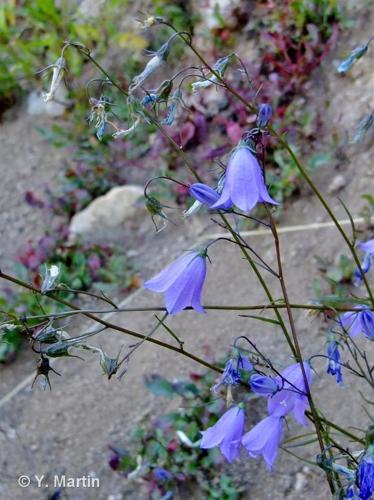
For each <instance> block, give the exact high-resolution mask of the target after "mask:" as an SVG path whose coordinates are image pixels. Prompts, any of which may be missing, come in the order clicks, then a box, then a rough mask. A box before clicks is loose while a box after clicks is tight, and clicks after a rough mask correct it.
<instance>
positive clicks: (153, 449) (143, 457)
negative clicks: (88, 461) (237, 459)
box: [109, 373, 240, 500]
mask: <svg viewBox="0 0 374 500" xmlns="http://www.w3.org/2000/svg"><path fill="white" fill-rule="evenodd" d="M145 384H146V386H147V388H148V389H149V390H150V391H151V392H152V393H153V394H156V395H157V396H162V397H165V398H168V399H173V398H180V402H179V404H178V409H177V410H176V411H171V412H170V413H166V414H164V415H161V416H159V417H157V418H156V419H154V421H153V423H152V426H151V427H143V426H139V427H138V428H137V429H135V431H134V432H133V436H132V438H133V441H135V442H136V444H137V445H138V449H137V451H136V452H135V453H131V454H130V453H129V452H128V451H126V450H125V449H121V448H118V447H110V448H111V450H112V455H111V457H110V460H109V465H110V466H111V467H112V469H114V470H116V471H118V472H119V473H122V474H123V475H125V476H126V477H130V478H131V477H132V478H134V477H137V478H142V479H143V480H145V481H146V483H147V484H148V487H149V495H150V498H152V499H154V500H156V499H161V498H173V495H175V494H177V493H178V492H179V493H182V492H183V493H184V494H186V495H189V497H193V495H194V493H195V494H196V491H200V493H198V494H199V495H201V496H202V497H203V498H209V499H217V500H218V499H220V500H224V499H226V500H229V499H230V500H235V499H237V498H239V496H240V487H239V486H238V485H237V484H236V483H235V481H234V479H233V478H232V477H230V476H229V475H227V474H226V473H225V470H224V468H223V462H222V458H221V457H220V454H219V453H218V452H217V450H203V449H201V448H200V446H199V443H200V438H201V434H200V429H201V428H202V426H204V425H205V426H209V425H214V424H215V423H216V422H217V420H218V418H219V416H220V414H221V413H222V411H223V410H224V406H225V402H224V400H223V399H221V398H218V395H217V396H216V397H215V396H214V393H212V391H211V387H212V385H213V384H214V376H213V375H212V374H211V373H207V374H204V375H199V374H195V373H193V374H191V375H190V379H189V380H186V381H177V382H170V381H169V380H167V379H166V378H163V377H161V376H159V375H152V376H148V377H146V379H145Z"/></svg>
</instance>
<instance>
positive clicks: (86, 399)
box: [0, 10, 374, 500]
mask: <svg viewBox="0 0 374 500" xmlns="http://www.w3.org/2000/svg"><path fill="white" fill-rule="evenodd" d="M364 13H365V15H362V12H361V15H360V17H359V18H357V21H356V24H355V26H354V28H353V30H352V33H350V34H349V36H348V34H347V37H344V36H343V37H342V38H341V40H340V44H339V46H338V49H337V51H336V54H334V55H332V57H331V58H330V60H329V61H327V62H326V63H325V64H324V65H323V67H321V68H320V70H319V71H318V72H317V73H316V74H315V76H314V79H313V85H311V87H310V89H309V91H308V100H307V105H315V106H317V107H318V108H319V109H323V110H324V126H323V127H324V128H323V133H324V140H323V144H322V145H321V147H326V145H328V144H329V143H331V136H332V132H334V131H337V132H338V134H339V137H340V138H341V140H342V142H345V141H346V138H347V137H349V136H351V130H352V126H353V125H355V124H357V123H358V121H359V120H360V119H361V118H362V117H363V116H364V115H365V114H366V113H368V110H369V109H370V108H371V109H372V108H373V104H374V103H373V83H374V82H373V74H372V70H371V67H372V64H371V63H372V61H373V57H372V55H370V53H369V55H368V57H367V58H365V59H364V60H363V61H361V62H360V63H358V64H357V65H356V67H355V68H354V69H353V71H352V72H351V73H349V75H347V76H346V77H341V76H339V75H337V74H336V72H335V71H334V69H333V60H334V59H337V58H338V56H339V54H341V53H342V52H343V51H345V50H347V49H351V48H353V47H355V46H356V45H358V44H361V43H363V42H365V41H366V40H367V39H368V38H369V37H370V35H371V34H372V33H371V27H372V19H373V16H372V15H368V11H367V10H365V12H364ZM43 120H45V119H43ZM37 123H38V120H35V118H32V119H31V118H25V117H24V115H23V113H22V112H20V113H19V116H18V117H17V118H16V119H13V120H12V121H7V122H5V123H3V124H2V125H1V126H0V141H1V148H2V154H1V156H0V171H1V173H2V181H3V182H2V190H1V197H0V228H1V234H2V236H3V237H2V243H1V249H0V252H1V266H2V267H5V268H7V267H8V266H9V262H10V258H11V257H12V255H13V254H14V252H15V250H16V249H17V248H19V246H20V245H21V244H22V242H24V241H26V239H27V238H28V237H29V236H30V235H32V234H34V233H35V231H36V232H38V231H40V230H41V228H42V227H43V220H42V218H41V215H40V212H37V211H34V210H33V209H31V208H29V207H28V206H27V205H25V204H24V202H23V193H24V191H25V190H26V189H31V188H37V189H39V188H40V187H41V186H40V183H41V181H40V179H43V181H42V182H43V183H44V182H45V183H48V182H52V180H53V178H54V176H55V175H56V173H57V172H56V170H57V169H58V165H59V164H60V160H61V158H59V157H58V156H57V155H58V154H59V153H58V152H56V151H55V150H54V149H51V148H50V147H49V146H48V145H47V144H45V143H44V142H43V140H42V139H41V138H40V136H39V134H38V133H37V132H36V131H35V130H34V127H35V125H36V124H37ZM371 146H372V140H370V137H369V138H368V139H367V140H366V142H365V143H364V144H361V145H359V146H354V147H353V146H343V149H344V153H345V155H346V157H347V159H346V160H343V159H342V160H341V161H339V162H335V163H334V164H331V165H329V166H327V167H324V168H322V169H320V170H319V171H318V172H317V174H316V177H315V178H316V181H317V183H318V185H319V186H320V188H321V190H322V191H323V192H324V193H325V194H326V196H327V197H328V198H329V201H330V202H331V204H332V205H333V206H334V208H335V209H336V211H337V213H338V214H339V217H340V218H344V219H345V218H346V215H345V214H344V211H343V209H342V208H341V206H340V204H339V202H338V200H337V198H336V196H332V195H330V194H328V187H329V185H330V183H331V181H332V180H333V178H334V177H335V176H336V174H337V173H339V174H341V175H343V177H344V179H345V187H344V189H343V190H342V191H340V193H339V195H340V196H341V197H342V199H343V200H344V202H345V203H346V204H347V205H348V206H349V207H350V209H351V211H352V213H353V214H354V215H357V214H358V212H359V210H360V209H361V207H362V200H361V199H360V197H361V195H362V194H363V193H371V194H373V187H374V183H373V169H372V165H371V162H370V155H371V154H372V148H371ZM37 189H36V190H37ZM206 220H207V218H205V219H204V218H203V217H197V218H196V219H195V220H194V221H193V223H192V226H190V225H188V227H187V225H186V226H184V225H183V224H181V225H180V226H178V227H177V228H174V227H171V226H170V228H168V229H167V230H165V231H164V232H162V233H160V234H157V235H156V234H152V235H151V236H149V237H148V238H147V239H146V240H145V241H144V248H143V249H142V253H141V255H140V258H142V263H141V264H142V268H143V269H145V270H146V271H144V276H143V277H148V276H149V275H150V274H151V273H152V272H153V271H157V270H159V269H160V268H161V267H162V266H163V265H164V264H166V263H167V262H169V261H170V260H171V258H172V257H173V256H177V255H178V254H179V252H180V249H181V248H187V247H189V246H191V245H192V244H195V243H196V240H198V239H199V238H200V239H201V238H205V237H206V234H207V230H206ZM324 220H327V218H326V216H325V213H324V212H323V209H322V208H321V207H320V206H319V204H318V202H317V201H316V200H315V198H314V197H312V196H308V197H303V198H302V199H299V200H297V201H295V202H294V203H293V204H292V206H291V207H290V208H289V209H287V210H286V211H285V212H284V213H283V215H282V219H281V224H280V225H281V226H286V225H293V224H307V223H311V222H316V221H324ZM147 224H148V223H147ZM209 231H210V232H216V231H217V227H214V226H213V227H212V226H210V229H209ZM209 231H208V232H209ZM251 243H252V244H253V245H254V246H255V248H256V250H257V251H258V252H259V253H260V254H261V255H262V256H264V258H265V259H266V260H268V261H269V262H270V263H273V264H274V249H273V244H272V241H271V238H270V237H267V236H265V237H256V238H253V239H252V240H251ZM281 244H282V250H283V255H284V262H285V266H286V281H287V284H288V286H289V290H290V296H291V301H298V302H301V301H308V300H310V298H311V296H312V293H313V291H312V286H311V281H312V277H313V276H314V275H315V274H316V271H315V264H314V260H313V256H314V255H316V254H318V255H320V256H325V257H328V258H330V259H331V258H334V256H336V255H338V254H340V253H342V252H343V251H344V249H343V245H342V240H341V238H340V237H339V235H338V234H337V233H336V231H335V230H333V229H320V230H313V231H303V232H295V233H290V234H286V235H284V236H282V237H281ZM210 256H211V259H212V265H211V266H210V269H209V275H208V281H207V284H206V287H205V296H204V302H205V303H206V304H228V303H230V304H242V305H245V304H247V305H250V304H256V303H261V302H263V301H264V300H265V299H264V297H263V293H262V291H261V289H260V288H259V285H258V284H257V282H256V280H255V277H254V276H252V275H251V274H248V271H247V269H246V266H245V263H244V262H242V261H241V259H238V258H237V250H236V249H235V248H231V247H230V246H229V245H225V244H222V245H221V246H219V245H215V246H214V247H213V248H212V251H211V255H210ZM143 264H144V265H143ZM243 276H246V278H245V279H243ZM370 279H371V282H372V283H373V284H374V280H373V275H371V276H370ZM269 283H270V284H271V285H272V286H273V288H274V289H275V290H277V285H276V283H273V282H272V279H269ZM274 295H275V296H279V293H274ZM161 303H162V302H161V299H160V297H158V296H157V295H154V294H151V293H149V292H146V291H144V292H143V291H140V292H137V293H136V294H135V295H134V296H133V297H130V298H129V299H128V303H127V304H128V305H129V306H135V305H136V306H139V307H141V306H149V305H151V304H154V305H161ZM111 319H112V320H116V321H117V322H118V323H120V324H122V325H124V326H126V327H128V328H130V329H134V330H137V331H140V332H147V331H149V329H150V328H151V327H152V325H153V321H154V320H153V318H152V314H148V315H147V314H144V313H142V314H140V313H131V314H130V313H123V314H118V315H116V317H115V318H111ZM296 325H297V329H298V332H299V335H300V338H301V340H302V342H301V343H302V349H303V351H304V354H305V355H306V356H308V355H311V354H314V353H315V352H316V351H322V350H323V346H324V330H325V327H326V326H325V325H323V324H321V322H320V321H319V320H313V319H312V318H310V317H306V316H305V315H304V314H302V313H300V314H298V315H297V317H296ZM172 326H173V328H174V330H175V331H176V332H178V335H180V336H181V337H182V338H183V340H184V341H185V348H186V349H188V350H190V351H194V352H195V351H196V352H197V354H198V355H200V356H204V355H205V353H206V346H209V348H210V350H211V352H212V354H213V355H214V357H216V358H219V357H220V356H222V355H225V354H226V353H227V350H228V347H229V345H230V343H231V341H232V339H233V337H234V336H237V335H240V334H246V335H248V336H250V337H251V338H252V339H253V340H254V341H255V342H256V343H257V344H258V346H259V347H260V348H261V349H262V350H263V351H264V352H266V353H267V355H269V357H272V356H276V357H277V359H278V360H279V361H280V362H281V363H287V362H288V354H287V349H286V346H285V345H284V342H283V339H282V338H281V337H280V335H279V332H277V330H275V329H274V327H268V328H266V327H264V324H263V323H260V324H258V323H256V322H255V321H254V320H250V319H244V318H239V317H238V316H237V315H236V314H223V313H217V312H209V314H207V315H197V314H194V313H191V312H184V313H182V314H180V315H178V316H177V317H175V318H173V320H172ZM158 335H159V338H165V340H166V337H164V334H162V333H160V334H158ZM167 340H168V339H167ZM97 342H98V344H100V345H103V346H104V348H105V349H106V350H107V351H108V352H109V353H111V354H113V355H114V354H115V353H116V352H117V351H118V348H119V346H120V345H121V344H125V345H129V344H130V343H131V341H129V340H128V339H127V338H125V337H121V336H119V334H116V333H114V332H113V333H108V334H105V336H104V335H102V338H100V339H99V340H98V341H97ZM33 364H34V360H33V359H31V358H30V357H29V356H28V355H26V354H23V355H22V356H21V357H20V359H19V360H18V361H17V363H16V364H14V365H12V366H9V367H5V368H0V370H1V371H0V377H1V378H0V391H1V394H0V397H5V400H4V399H3V400H1V401H0V422H1V424H0V460H1V470H2V480H1V484H0V498H1V499H4V500H8V499H12V500H13V499H14V500H18V499H24V498H27V500H29V499H30V500H34V499H35V500H36V499H40V498H47V492H41V491H40V490H38V489H37V488H36V487H35V485H33V486H30V488H28V489H27V491H25V490H22V489H21V488H19V487H18V486H17V477H18V476H19V475H20V474H29V475H33V474H46V476H50V477H51V476H53V475H54V474H62V473H65V474H67V475H68V476H74V477H79V476H81V475H84V474H88V473H90V474H95V475H96V476H97V477H99V478H100V480H101V487H100V489H99V490H97V489H92V490H79V491H68V492H65V494H66V498H69V499H76V500H78V499H91V498H97V499H107V498H111V499H114V498H115V499H116V500H117V499H120V498H129V499H139V498H145V491H144V489H143V487H142V485H141V484H138V483H127V482H126V481H125V480H124V479H123V478H121V477H119V476H117V475H116V474H114V473H113V472H111V471H110V470H109V468H108V466H107V463H106V458H107V446H108V444H109V443H112V444H128V441H127V436H128V434H129V432H130V430H131V429H132V427H133V426H134V425H135V424H138V423H139V422H141V421H146V420H147V419H149V418H151V416H152V415H156V414H157V412H158V411H164V410H165V407H166V406H167V405H168V404H171V403H169V402H168V401H165V400H163V399H161V398H156V397H153V396H152V395H150V394H149V393H148V392H147V391H146V390H145V388H144V385H143V382H142V377H143V375H144V374H147V373H152V372H158V373H161V374H165V375H168V376H169V377H172V378H173V377H178V378H180V377H183V376H185V375H187V374H188V373H189V371H190V370H191V368H192V369H194V370H195V369H197V368H198V367H197V366H191V363H190V362H188V361H186V360H185V359H184V358H182V357H174V356H171V355H170V354H169V353H168V352H165V351H162V350H160V349H158V348H155V347H153V346H152V347H149V346H144V348H143V349H141V350H139V351H138V352H137V353H136V355H135V356H134V357H133V358H132V361H131V364H130V367H129V371H128V373H127V375H126V377H124V379H123V380H122V381H118V380H116V379H114V380H112V381H110V382H108V381H107V380H106V379H104V378H103V377H102V375H101V373H100V369H99V366H98V360H97V359H96V358H95V359H94V358H93V356H86V362H85V363H83V362H79V361H77V360H62V361H58V362H57V363H56V365H55V366H56V368H57V370H58V371H59V372H61V373H62V374H63V377H61V378H59V377H56V378H54V380H53V382H54V388H53V391H52V392H51V393H50V392H41V391H38V390H34V391H31V390H30V389H29V387H30V383H27V384H26V387H25V388H24V389H23V390H20V391H16V393H15V394H14V395H13V397H9V396H7V395H9V393H10V391H12V390H13V389H14V388H15V387H16V385H17V384H18V383H19V382H20V381H22V380H23V379H24V376H25V375H26V374H29V373H30V372H31V371H32V366H33ZM316 367H317V368H319V370H318V372H319V373H320V374H321V378H318V377H315V381H314V384H313V391H314V393H315V395H316V398H317V401H318V402H320V404H321V407H322V410H323V411H324V412H325V413H326V416H327V417H329V418H331V419H334V420H336V421H337V422H338V423H340V424H342V425H346V426H347V425H354V426H357V425H363V426H365V425H367V424H368V418H367V416H366V415H365V414H364V413H363V411H362V409H361V406H360V405H361V399H360V396H359V394H358V391H357V385H356V384H357V381H356V380H350V379H349V378H347V380H346V382H345V385H344V387H343V388H338V387H337V386H336V384H335V382H334V380H333V379H332V378H328V377H326V376H324V363H322V364H318V363H317V364H316ZM262 411H263V408H262V406H261V404H256V405H254V407H253V409H250V410H249V412H250V413H249V422H251V423H253V422H255V421H257V420H258V419H259V418H261V417H262ZM290 432H295V433H296V432H302V429H300V428H298V427H296V426H295V427H294V426H292V428H291V431H290ZM309 452H310V453H313V450H308V451H307V450H305V449H304V450H303V451H300V454H303V456H305V457H307V456H308V453H309ZM236 473H237V474H238V477H240V478H241V481H242V482H243V484H244V486H245V494H244V497H245V498H248V499H258V500H267V499H269V500H270V499H283V498H289V499H295V500H296V499H300V498H303V499H307V500H309V499H310V500H312V499H316V498H318V499H324V498H326V499H327V498H329V493H328V490H327V488H326V485H325V482H324V480H323V475H322V473H321V472H320V471H319V470H318V469H314V468H311V467H310V466H308V465H303V464H302V463H301V462H297V461H296V460H294V459H293V458H292V457H290V456H288V455H286V454H285V453H282V452H281V453H280V456H279V458H278V461H277V462H276V465H275V468H274V471H273V473H272V474H268V473H267V471H266V470H265V467H264V465H263V464H262V462H261V461H253V460H251V461H249V462H248V461H246V460H244V461H243V465H237V466H236ZM121 494H122V495H123V496H121ZM197 498H198V497H197Z"/></svg>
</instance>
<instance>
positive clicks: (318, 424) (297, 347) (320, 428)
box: [266, 207, 335, 493]
mask: <svg viewBox="0 0 374 500" xmlns="http://www.w3.org/2000/svg"><path fill="white" fill-rule="evenodd" d="M266 208H267V211H268V216H269V219H270V223H271V231H272V233H273V238H274V244H275V253H276V256H277V263H278V275H279V283H280V285H281V288H282V293H283V298H284V302H285V304H286V309H287V316H288V321H289V324H290V328H291V335H292V339H293V345H294V347H295V349H294V350H293V352H295V353H296V360H297V362H298V363H299V365H300V369H301V373H302V375H303V379H304V386H305V392H306V394H307V397H308V402H309V406H310V410H311V413H312V415H313V423H314V427H315V429H316V434H317V439H318V443H319V447H320V450H321V452H322V453H323V452H324V450H325V443H324V434H325V431H324V428H323V426H322V424H321V421H320V419H319V415H318V411H317V408H316V406H315V404H314V400H313V397H312V393H311V390H310V386H309V383H308V377H307V375H306V372H305V367H304V360H303V355H302V352H301V348H300V344H299V339H298V336H297V332H296V327H295V321H294V318H293V314H292V309H291V308H290V305H289V304H290V302H289V299H288V292H287V286H286V282H285V278H284V273H283V265H282V257H281V249H280V241H279V236H278V231H277V226H276V223H275V220H274V217H273V216H272V214H271V211H270V210H269V209H268V207H266ZM326 478H327V481H328V483H329V486H330V489H331V493H335V487H334V482H333V479H332V475H331V473H330V472H329V471H326Z"/></svg>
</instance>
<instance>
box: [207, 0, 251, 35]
mask: <svg viewBox="0 0 374 500" xmlns="http://www.w3.org/2000/svg"><path fill="white" fill-rule="evenodd" d="M241 4H242V0H210V1H209V4H208V7H206V5H205V4H204V9H203V12H202V14H203V15H202V19H203V20H204V21H203V23H204V24H205V26H206V27H207V28H208V29H209V30H212V29H216V28H221V22H220V18H222V19H224V20H225V26H226V27H228V28H234V27H235V24H236V20H235V17H234V16H233V11H234V9H235V8H236V7H238V6H240V5H241ZM217 11H218V13H219V15H218V16H217V14H216V12H217Z"/></svg>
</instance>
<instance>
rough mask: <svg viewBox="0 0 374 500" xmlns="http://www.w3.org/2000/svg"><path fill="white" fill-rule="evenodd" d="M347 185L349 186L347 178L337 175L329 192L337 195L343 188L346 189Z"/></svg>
mask: <svg viewBox="0 0 374 500" xmlns="http://www.w3.org/2000/svg"><path fill="white" fill-rule="evenodd" d="M346 185H347V180H346V178H345V177H344V176H343V175H341V174H339V175H336V176H335V177H334V178H333V180H332V181H331V183H330V186H329V188H328V192H329V193H330V194H333V193H337V192H338V191H341V190H342V189H343V188H345V186H346Z"/></svg>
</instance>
